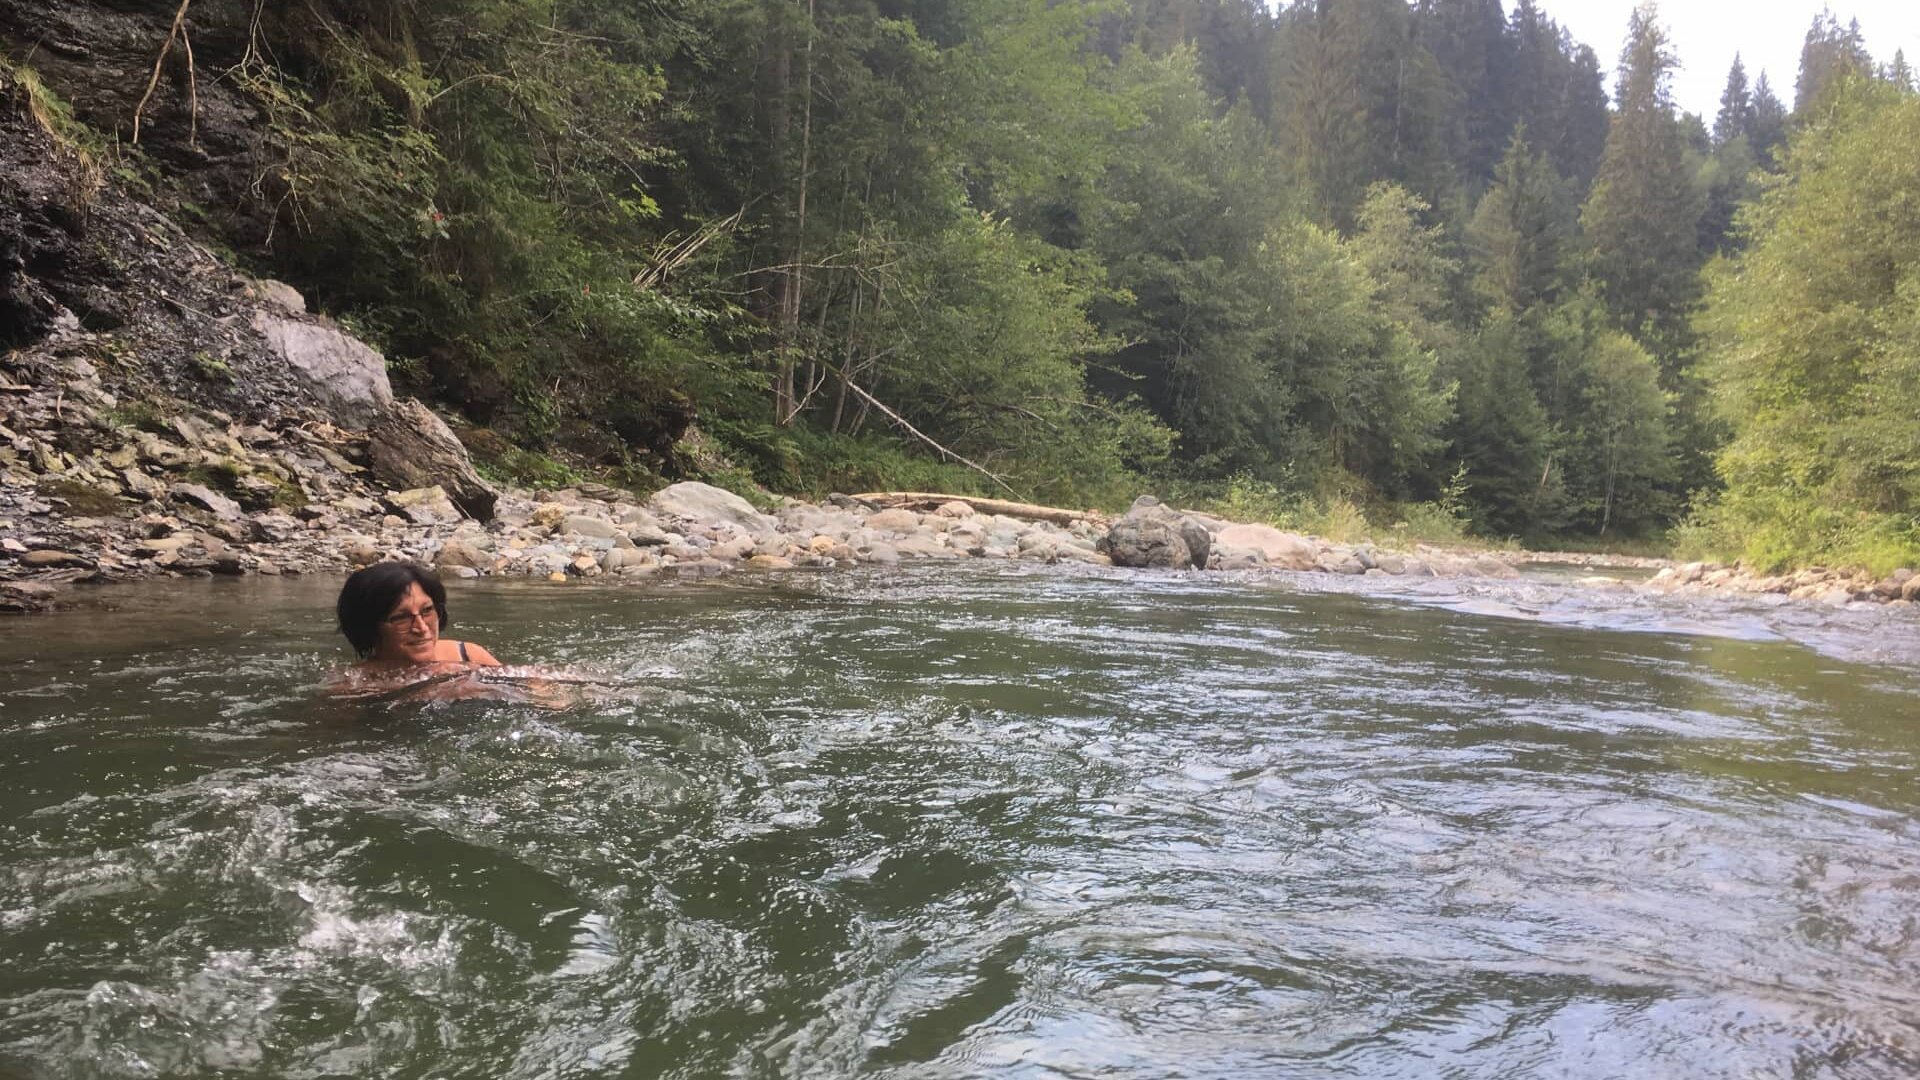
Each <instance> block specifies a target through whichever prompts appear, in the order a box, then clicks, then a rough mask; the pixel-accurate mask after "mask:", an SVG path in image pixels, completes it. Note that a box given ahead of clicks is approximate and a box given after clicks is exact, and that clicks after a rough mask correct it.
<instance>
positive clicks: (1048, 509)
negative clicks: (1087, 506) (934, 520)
mask: <svg viewBox="0 0 1920 1080" xmlns="http://www.w3.org/2000/svg"><path fill="white" fill-rule="evenodd" d="M853 497H854V498H856V499H859V500H860V501H861V502H867V503H872V504H874V505H875V506H880V507H885V508H887V509H889V510H892V509H901V510H916V511H919V512H921V513H925V512H927V511H930V510H937V509H939V508H940V507H941V506H943V505H945V504H947V503H950V502H958V503H966V504H967V505H968V506H971V507H973V512H974V513H976V514H1001V515H1003V516H1006V517H1010V518H1019V519H1021V520H1022V521H1044V522H1047V523H1048V524H1050V525H1072V524H1073V523H1075V522H1078V521H1089V522H1092V523H1094V524H1096V525H1104V524H1106V522H1107V516H1106V515H1105V514H1102V513H1100V512H1099V511H1098V510H1066V509H1062V508H1061V507H1058V506H1039V505H1036V504H1034V503H1023V502H1009V501H1008V500H1006V499H982V498H979V497H977V496H973V495H942V494H939V493H937V492H931V491H870V492H868V493H866V494H865V495H855V496H853Z"/></svg>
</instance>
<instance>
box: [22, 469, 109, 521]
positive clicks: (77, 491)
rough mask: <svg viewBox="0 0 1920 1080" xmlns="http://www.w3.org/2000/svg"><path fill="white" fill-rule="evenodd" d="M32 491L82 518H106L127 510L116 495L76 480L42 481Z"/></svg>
mask: <svg viewBox="0 0 1920 1080" xmlns="http://www.w3.org/2000/svg"><path fill="white" fill-rule="evenodd" d="M34 489H35V490H36V491H37V492H38V493H39V495H40V497H41V498H43V499H59V500H61V501H63V502H65V503H66V504H67V509H69V510H71V511H72V512H73V513H75V514H78V515H80V516H82V517H107V516H110V515H113V514H118V513H119V512H120V511H122V510H125V509H126V508H127V504H126V502H125V501H123V500H122V499H121V498H120V496H119V495H118V494H116V493H114V492H111V491H107V490H105V489H103V488H97V487H94V486H93V485H92V484H84V483H81V482H80V481H78V480H67V479H64V478H61V479H48V480H42V481H40V482H39V483H38V484H36V485H35V486H34Z"/></svg>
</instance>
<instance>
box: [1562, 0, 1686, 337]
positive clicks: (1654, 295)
mask: <svg viewBox="0 0 1920 1080" xmlns="http://www.w3.org/2000/svg"><path fill="white" fill-rule="evenodd" d="M1674 64H1675V59H1674V57H1673V54H1672V53H1671V52H1670V51H1669V50H1668V48H1667V38H1666V33H1665V31H1664V30H1663V29H1662V28H1661V27H1660V25H1659V22H1658V20H1657V19H1656V18H1655V17H1654V15H1653V13H1652V9H1651V8H1650V7H1643V8H1640V9H1637V10H1636V11H1635V12H1634V15H1633V21H1632V24H1631V26H1630V27H1629V29H1628V41H1627V47H1626V51H1625V52H1624V54H1623V55H1622V56H1621V76H1620V111H1619V112H1618V113H1617V114H1616V115H1615V117H1614V120H1613V127H1612V129H1611V130H1610V131H1609V132H1608V134H1607V145H1606V151H1605V153H1604V154H1603V155H1602V157H1601V159H1600V171H1599V174H1598V176H1596V177H1595V179H1594V183H1593V191H1592V193H1591V194H1590V195H1589V196H1588V198H1587V204H1586V207H1585V208H1584V209H1583V210H1582V211H1581V224H1582V226H1583V227H1584V228H1585V229H1586V232H1587V235H1588V237H1589V239H1590V240H1591V242H1592V245H1593V254H1592V271H1593V275H1594V278H1595V280H1596V281H1597V282H1598V284H1599V286H1600V292H1601V295H1602V296H1603V297H1604V298H1605V300H1606V303H1607V308H1608V310H1609V311H1610V312H1611V313H1612V314H1613V317H1614V319H1615V321H1616V323H1617V324H1618V325H1619V326H1620V328H1621V329H1623V330H1626V331H1627V332H1629V333H1632V334H1636V335H1640V336H1641V337H1642V340H1659V341H1672V340H1673V339H1676V338H1678V337H1680V336H1681V333H1682V331H1683V329H1684V326H1685V323H1686V320H1687V318H1688V315H1689V313H1690V309H1691V307H1692V305H1693V303H1694V301H1695V299H1696V297H1697V295H1698V292H1699V282H1698V277H1697V274H1696V271H1697V269H1698V267H1699V265H1700V261H1701V260H1700V255H1699V253H1698V248H1697V240H1696V236H1695V229H1696V226H1697V224H1698V222H1699V220H1700V215H1701V212H1702V209H1703V197H1702V193H1701V192H1700V190H1699V189H1698V188H1697V187H1696V186H1695V170H1694V169H1693V168H1692V167H1690V165H1689V162H1688V157H1687V140H1686V135H1685V133H1684V132H1683V130H1682V128H1681V125H1680V122H1679V121H1678V120H1677V119H1676V118H1675V116H1674V113H1673V102H1672V98H1671V97H1670V95H1669V91H1668V85H1667V84H1668V79H1669V78H1670V76H1671V73H1672V70H1673V67H1674Z"/></svg>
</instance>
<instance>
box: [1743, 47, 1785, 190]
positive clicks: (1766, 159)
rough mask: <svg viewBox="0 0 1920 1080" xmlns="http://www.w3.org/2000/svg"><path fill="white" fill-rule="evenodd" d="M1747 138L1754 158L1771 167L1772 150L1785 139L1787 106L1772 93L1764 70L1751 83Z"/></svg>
mask: <svg viewBox="0 0 1920 1080" xmlns="http://www.w3.org/2000/svg"><path fill="white" fill-rule="evenodd" d="M1747 139H1748V141H1749V142H1751V143H1752V144H1753V145H1752V149H1753V156H1754V158H1755V159H1757V160H1758V161H1759V162H1760V163H1761V164H1762V165H1764V166H1766V167H1767V168H1772V167H1773V164H1774V151H1775V150H1776V149H1778V148H1779V146H1780V144H1782V143H1784V142H1786V141H1787V107H1786V106H1785V105H1784V104H1782V103H1781V101H1780V99H1779V98H1778V97H1776V96H1775V95H1774V93H1773V87H1772V86H1769V85H1768V84H1767V73H1766V72H1764V71H1763V72H1761V73H1760V78H1759V79H1758V80H1757V81H1756V82H1755V83H1754V84H1753V119H1752V122H1751V126H1749V127H1748V129H1747Z"/></svg>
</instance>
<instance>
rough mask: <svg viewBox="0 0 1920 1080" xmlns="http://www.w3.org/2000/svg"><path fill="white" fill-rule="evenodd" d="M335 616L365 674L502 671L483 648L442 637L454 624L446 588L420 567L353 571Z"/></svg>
mask: <svg viewBox="0 0 1920 1080" xmlns="http://www.w3.org/2000/svg"><path fill="white" fill-rule="evenodd" d="M334 611H335V613H336V614H338V615H339V617H340V632H341V633H343V634H345V635H347V640H348V641H350V642H352V643H353V651H354V652H356V653H359V654H360V659H361V661H362V663H361V665H360V666H361V668H362V669H363V670H375V671H381V670H393V669H397V668H410V667H423V666H435V667H440V666H450V665H464V666H465V667H499V666H500V661H498V660H496V659H494V657H493V654H492V653H490V652H488V651H487V650H486V649H484V648H482V647H481V646H479V645H475V644H473V643H472V642H469V641H454V640H451V639H449V638H443V637H441V636H440V631H441V630H442V629H444V628H445V627H446V626H447V625H448V624H449V623H450V622H451V620H450V619H449V618H448V617H447V588H446V586H444V585H442V584H440V579H439V578H437V577H435V576H434V574H433V571H431V570H429V569H427V568H426V567H424V566H421V565H420V564H419V563H411V562H381V563H375V564H373V565H372V566H369V567H365V568H363V569H360V570H356V571H354V573H353V575H352V576H350V577H348V578H347V583H346V584H345V585H343V586H341V587H340V599H339V601H338V602H337V603H336V604H335V605H334Z"/></svg>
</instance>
